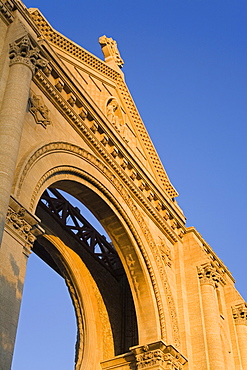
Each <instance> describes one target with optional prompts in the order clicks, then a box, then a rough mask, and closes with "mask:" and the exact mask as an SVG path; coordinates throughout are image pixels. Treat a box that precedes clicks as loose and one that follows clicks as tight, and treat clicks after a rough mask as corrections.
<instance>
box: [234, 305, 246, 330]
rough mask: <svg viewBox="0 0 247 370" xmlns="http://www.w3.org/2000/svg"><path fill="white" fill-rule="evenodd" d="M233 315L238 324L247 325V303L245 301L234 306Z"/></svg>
mask: <svg viewBox="0 0 247 370" xmlns="http://www.w3.org/2000/svg"><path fill="white" fill-rule="evenodd" d="M232 315H233V318H234V321H235V324H236V325H247V303H246V302H243V303H240V304H237V305H236V306H235V307H232Z"/></svg>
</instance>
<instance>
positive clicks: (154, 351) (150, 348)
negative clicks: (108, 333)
mask: <svg viewBox="0 0 247 370" xmlns="http://www.w3.org/2000/svg"><path fill="white" fill-rule="evenodd" d="M130 349H131V351H132V352H133V353H134V354H135V357H136V368H137V370H139V369H154V367H155V369H164V370H182V369H183V366H184V365H185V364H186V362H187V360H186V358H185V357H184V356H183V355H181V354H180V353H179V352H178V351H177V350H176V349H175V348H174V347H173V346H167V345H166V344H165V343H164V342H163V341H158V342H155V343H151V344H148V345H145V346H137V347H132V348H130Z"/></svg>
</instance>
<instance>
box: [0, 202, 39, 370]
mask: <svg viewBox="0 0 247 370" xmlns="http://www.w3.org/2000/svg"><path fill="white" fill-rule="evenodd" d="M39 221H40V220H39V219H38V218H37V217H36V216H34V215H32V214H31V213H30V212H28V210H26V209H25V208H24V207H22V205H21V204H20V203H19V202H17V201H16V200H15V199H14V198H13V197H12V196H11V197H10V202H9V208H8V213H7V218H6V223H5V232H4V235H3V240H2V247H1V248H0V292H1V295H0V369H2V370H10V369H11V362H12V354H13V350H14V343H15V336H16V329H17V324H18V317H19V310H20V304H21V299H22V290H23V285H24V279H25V273H26V264H27V258H28V256H29V254H30V253H31V248H32V245H33V243H34V241H35V239H36V237H37V236H38V235H40V234H42V232H43V230H42V229H41V228H40V227H39V226H38V223H39Z"/></svg>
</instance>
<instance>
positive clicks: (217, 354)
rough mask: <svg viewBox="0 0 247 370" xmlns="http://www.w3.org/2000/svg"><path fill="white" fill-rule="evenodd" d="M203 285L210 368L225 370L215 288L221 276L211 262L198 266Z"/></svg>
mask: <svg viewBox="0 0 247 370" xmlns="http://www.w3.org/2000/svg"><path fill="white" fill-rule="evenodd" d="M198 276H199V280H200V285H201V297H202V310H203V317H204V325H205V332H206V342H207V350H208V359H209V368H210V370H224V368H225V367H224V356H223V350H222V342H221V337H220V323H219V307H218V302H217V296H216V292H215V288H216V287H217V284H219V282H220V280H221V277H220V275H219V273H217V271H216V269H215V268H214V267H212V265H211V264H210V263H206V264H205V265H202V266H200V267H198Z"/></svg>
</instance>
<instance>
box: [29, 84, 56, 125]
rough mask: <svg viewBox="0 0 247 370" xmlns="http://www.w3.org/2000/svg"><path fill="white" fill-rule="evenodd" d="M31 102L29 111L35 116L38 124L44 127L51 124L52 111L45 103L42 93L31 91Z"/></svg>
mask: <svg viewBox="0 0 247 370" xmlns="http://www.w3.org/2000/svg"><path fill="white" fill-rule="evenodd" d="M29 104H30V108H29V111H30V112H31V113H32V115H33V116H34V119H35V122H36V123H37V124H41V125H42V126H43V127H44V128H46V127H47V126H48V125H50V124H51V121H50V111H49V109H48V108H47V106H46V105H45V103H44V101H43V98H42V96H41V95H35V94H34V92H32V91H31V92H30V98H29Z"/></svg>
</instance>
